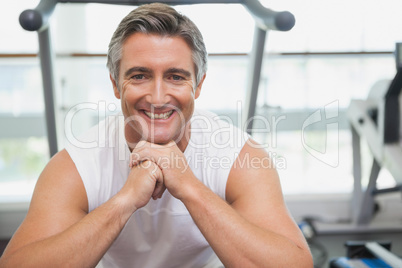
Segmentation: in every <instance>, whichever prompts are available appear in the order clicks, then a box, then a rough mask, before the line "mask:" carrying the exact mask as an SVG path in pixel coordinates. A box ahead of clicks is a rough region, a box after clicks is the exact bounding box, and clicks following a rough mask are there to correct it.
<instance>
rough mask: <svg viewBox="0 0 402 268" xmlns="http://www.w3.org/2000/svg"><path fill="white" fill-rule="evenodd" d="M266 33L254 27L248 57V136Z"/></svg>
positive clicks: (253, 112)
mask: <svg viewBox="0 0 402 268" xmlns="http://www.w3.org/2000/svg"><path fill="white" fill-rule="evenodd" d="M266 34H267V31H266V30H263V29H261V28H260V27H258V26H256V27H255V31H254V40H253V49H252V51H251V55H250V67H249V75H248V80H249V82H248V83H249V84H248V87H247V92H246V94H247V96H246V105H245V109H246V110H247V115H246V124H247V125H246V131H247V133H248V134H252V129H253V117H254V115H255V110H256V109H255V108H256V105H257V97H258V88H259V85H260V78H261V67H262V61H263V57H264V47H265V38H266Z"/></svg>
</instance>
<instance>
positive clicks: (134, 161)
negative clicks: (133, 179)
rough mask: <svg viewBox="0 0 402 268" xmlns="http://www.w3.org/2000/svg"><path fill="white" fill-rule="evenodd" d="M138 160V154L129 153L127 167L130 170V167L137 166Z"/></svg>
mask: <svg viewBox="0 0 402 268" xmlns="http://www.w3.org/2000/svg"><path fill="white" fill-rule="evenodd" d="M139 159H140V155H139V154H138V153H131V154H130V162H129V167H130V168H132V167H134V166H136V165H138V164H139Z"/></svg>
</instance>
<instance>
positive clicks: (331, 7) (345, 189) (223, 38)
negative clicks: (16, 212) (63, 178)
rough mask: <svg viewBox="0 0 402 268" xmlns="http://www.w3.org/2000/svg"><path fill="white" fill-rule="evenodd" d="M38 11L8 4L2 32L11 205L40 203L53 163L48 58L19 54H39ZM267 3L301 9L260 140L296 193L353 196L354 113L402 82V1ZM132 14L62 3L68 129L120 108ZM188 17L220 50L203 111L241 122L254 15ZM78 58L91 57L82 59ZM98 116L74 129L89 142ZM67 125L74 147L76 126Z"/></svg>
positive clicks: (1, 190) (3, 169)
mask: <svg viewBox="0 0 402 268" xmlns="http://www.w3.org/2000/svg"><path fill="white" fill-rule="evenodd" d="M38 2H39V1H28V0H21V1H18V3H17V2H15V3H14V2H8V3H7V5H6V4H2V5H3V6H4V7H5V8H0V13H1V15H2V17H3V18H4V19H5V20H8V21H10V23H9V24H7V26H5V25H4V24H2V25H0V27H2V28H1V31H2V33H4V36H5V38H2V42H1V43H0V54H2V55H3V57H2V58H0V70H1V72H0V77H1V81H2V83H1V85H0V103H1V105H0V121H1V122H2V126H6V127H5V128H4V129H6V130H7V131H1V132H0V201H4V200H15V199H18V198H20V199H21V198H22V199H23V198H25V199H29V197H30V194H31V193H32V190H33V185H34V183H35V181H36V179H37V177H38V176H39V174H40V171H41V170H42V169H43V167H44V165H45V164H46V162H47V160H48V153H47V142H46V134H45V133H46V132H45V129H44V126H45V124H44V117H43V113H44V107H43V101H42V85H41V77H40V68H39V61H38V59H37V58H35V57H23V58H20V57H9V56H7V55H9V54H23V55H25V56H27V53H28V54H32V53H33V54H35V53H37V50H38V45H37V43H38V41H37V35H36V33H31V32H27V31H24V30H22V29H21V27H20V26H19V24H18V16H19V14H20V13H21V11H22V10H24V9H27V8H33V7H35V6H36V4H37V3H38ZM261 2H262V3H263V4H264V5H266V6H269V7H270V8H272V9H273V10H289V11H291V12H292V13H293V14H294V15H295V17H296V26H295V27H294V29H292V30H291V31H289V32H273V31H272V32H269V33H268V37H267V43H266V55H265V58H264V65H263V72H262V79H261V83H260V95H259V97H258V103H257V105H258V107H257V115H260V116H262V118H266V119H267V120H268V121H267V122H269V124H270V127H271V129H270V131H267V129H265V132H264V131H260V133H256V134H255V138H256V139H257V140H258V141H260V142H261V143H264V144H267V145H268V147H267V148H268V150H270V151H271V153H272V156H273V157H274V158H275V160H276V161H277V167H278V171H279V174H280V176H281V180H282V186H283V190H284V192H285V194H300V193H302V194H308V193H329V192H336V193H349V192H350V191H351V189H352V182H353V178H352V159H351V157H352V152H351V134H350V131H349V129H348V124H347V119H346V116H345V112H346V109H347V107H348V104H349V101H350V99H351V98H365V97H366V95H367V94H368V92H369V89H370V87H371V86H372V85H373V84H374V83H375V82H376V81H378V80H380V79H391V78H392V77H393V76H394V74H395V67H394V59H393V54H392V51H393V50H394V46H395V42H397V41H399V40H401V38H402V37H401V34H400V33H402V25H401V24H400V23H399V14H398V12H397V11H398V10H400V9H401V7H402V3H399V2H398V1H391V0H385V1H382V2H381V5H378V3H377V2H376V1H374V0H369V1H363V0H358V1H353V2H350V1H346V0H341V1H335V0H325V1H319V0H309V1H302V2H301V1H297V0H285V1H283V0H281V1H279V0H274V1H267V0H263V1H261ZM131 9H132V7H128V6H113V5H100V4H87V5H83V4H59V5H58V7H57V8H56V10H55V14H54V15H53V17H52V20H51V25H52V27H51V29H52V38H53V43H54V49H55V51H56V55H57V57H56V64H55V75H56V103H57V107H56V110H57V116H58V117H57V118H58V122H64V119H65V115H66V113H67V112H68V111H69V110H70V109H72V107H74V106H75V105H76V104H79V103H82V102H90V103H95V104H97V105H100V104H102V105H103V104H105V105H111V106H110V107H112V106H113V105H114V107H120V105H119V103H118V101H117V100H116V99H114V96H113V93H112V87H111V84H110V81H109V78H108V71H107V69H106V66H105V64H106V58H105V57H104V56H102V55H103V54H104V53H106V51H107V46H108V42H109V39H110V37H111V35H112V33H113V31H114V29H115V27H116V26H117V24H118V23H119V21H120V20H121V19H122V17H123V16H124V15H125V14H127V13H128V12H129V11H130V10H131ZM177 9H178V10H180V11H181V12H182V13H184V14H186V15H187V16H189V17H190V18H191V19H193V20H194V22H195V23H196V24H197V25H198V26H199V28H200V30H201V32H202V33H203V35H204V39H205V42H206V45H207V49H208V51H209V53H210V57H209V71H208V74H207V80H206V81H205V84H204V87H203V91H202V94H201V97H200V99H199V100H198V102H197V104H196V105H197V107H198V108H201V109H210V110H213V111H215V112H217V113H219V114H229V115H235V114H236V109H237V107H238V102H239V101H243V100H244V99H245V89H246V87H247V73H248V68H249V67H248V63H249V62H248V56H247V53H249V51H250V50H251V47H252V39H253V33H254V21H253V19H252V17H251V15H249V14H248V12H247V11H246V10H245V8H244V7H242V6H241V5H222V4H213V5H188V6H177ZM73 13H74V20H71V14H73ZM205 14H208V16H205ZM222 18H224V19H222ZM378 18H381V19H378ZM100 29H101V30H100ZM334 52H336V54H334ZM72 53H88V55H87V57H73V56H71V54H72ZM93 54H101V55H98V56H97V57H94V56H93ZM5 56H7V57H5ZM112 104H113V105H112ZM105 107H109V106H105ZM326 108H328V109H326ZM317 111H319V113H317ZM106 112H107V113H108V112H112V111H111V110H106ZM325 112H329V113H330V114H331V116H332V117H331V118H329V119H328V120H326V121H325V120H322V121H319V122H318V121H317V122H318V123H316V124H310V125H305V126H304V127H305V128H303V123H305V122H306V120H307V119H308V118H310V116H316V115H318V114H320V115H321V116H322V118H324V117H325V115H326V114H325ZM98 117H99V115H98V114H97V113H96V112H90V111H86V112H82V113H80V114H77V117H76V118H75V121H74V122H73V126H72V128H73V129H74V131H76V132H77V134H78V133H81V132H83V131H85V129H87V128H88V127H89V126H90V125H92V124H94V123H96V121H97V120H98ZM275 120H276V121H275ZM260 123H261V122H260ZM30 124H32V125H33V126H34V127H30V126H31V125H30ZM327 126H330V130H329V131H327ZM58 127H59V129H58V130H59V131H58V134H59V143H60V147H62V146H63V138H64V129H63V128H64V124H59V126H58ZM258 127H261V125H257V126H256V128H258ZM273 127H275V129H274V130H275V131H273ZM260 130H264V129H263V128H261V129H260ZM16 133H17V134H18V135H17V134H16ZM331 139H332V140H331ZM328 141H330V142H329V143H328ZM331 141H336V144H335V143H334V142H331ZM327 145H328V146H329V147H325V146H327ZM320 153H321V154H320ZM324 156H325V157H326V158H325V159H324V158H322V157H324ZM320 157H321V159H320ZM327 160H328V161H327ZM368 162H369V161H368ZM365 168H368V167H367V166H366V167H365ZM382 178H383V179H382V180H381V181H382V183H383V184H382V185H387V184H392V180H390V179H389V175H387V174H386V173H384V174H382Z"/></svg>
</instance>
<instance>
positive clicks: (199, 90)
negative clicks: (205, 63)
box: [194, 74, 207, 99]
mask: <svg viewBox="0 0 402 268" xmlns="http://www.w3.org/2000/svg"><path fill="white" fill-rule="evenodd" d="M206 76H207V74H204V76H203V77H202V78H201V81H200V82H199V83H198V86H197V88H196V89H195V92H194V93H195V94H194V98H195V99H198V97H199V96H200V94H201V88H202V84H203V83H204V80H205V77H206Z"/></svg>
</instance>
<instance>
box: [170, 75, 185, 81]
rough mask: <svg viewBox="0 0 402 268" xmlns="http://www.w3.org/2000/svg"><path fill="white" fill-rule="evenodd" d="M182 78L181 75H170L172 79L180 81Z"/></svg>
mask: <svg viewBox="0 0 402 268" xmlns="http://www.w3.org/2000/svg"><path fill="white" fill-rule="evenodd" d="M183 79H184V78H183V77H181V76H180V75H175V74H174V75H172V80H174V81H180V80H183Z"/></svg>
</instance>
